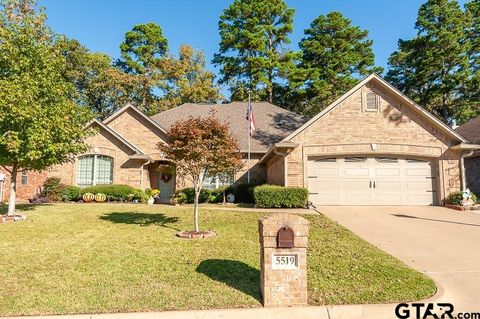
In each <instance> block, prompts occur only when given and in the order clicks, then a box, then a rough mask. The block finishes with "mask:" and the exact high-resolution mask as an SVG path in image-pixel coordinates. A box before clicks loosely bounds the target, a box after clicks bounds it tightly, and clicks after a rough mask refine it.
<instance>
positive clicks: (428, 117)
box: [283, 74, 467, 142]
mask: <svg viewBox="0 0 480 319" xmlns="http://www.w3.org/2000/svg"><path fill="white" fill-rule="evenodd" d="M371 81H375V82H376V83H377V84H379V85H380V86H381V87H382V88H383V89H385V90H386V91H388V93H391V94H392V95H394V96H396V97H397V98H399V99H400V100H401V101H403V102H404V103H405V105H407V106H409V107H410V108H412V109H413V110H414V111H415V112H416V113H417V114H419V115H420V116H421V117H423V118H425V119H426V120H427V121H428V122H430V123H431V124H432V125H433V126H434V127H436V128H438V129H439V130H440V131H442V132H443V133H445V135H446V136H448V137H450V138H452V139H454V140H456V141H458V142H467V141H466V140H465V138H464V137H462V136H461V135H460V134H458V133H457V132H455V131H454V130H452V129H451V128H450V127H449V126H447V125H446V124H445V123H443V122H442V121H440V120H439V119H437V118H436V117H435V116H433V115H432V114H431V113H429V112H427V111H426V110H425V109H424V108H422V107H421V106H420V105H418V104H416V103H415V102H414V101H412V100H411V99H410V98H408V97H407V96H405V95H404V94H403V93H401V92H400V91H399V90H397V89H396V88H395V87H394V86H392V85H391V84H390V83H388V82H387V81H385V80H384V79H383V78H381V77H380V76H378V75H377V74H371V75H369V76H368V77H366V78H365V79H363V80H362V81H360V82H359V83H358V84H357V85H355V86H354V87H353V88H352V89H350V90H349V91H348V92H347V93H345V94H344V95H342V96H341V97H340V98H338V99H337V100H336V101H334V102H333V103H332V104H330V105H329V106H328V107H326V108H325V109H324V110H323V111H322V112H320V113H318V114H317V115H316V116H314V117H313V118H312V119H310V120H309V121H308V122H306V123H305V124H304V125H303V126H301V127H300V128H298V129H297V130H295V131H294V132H292V133H291V134H290V135H288V136H287V137H285V138H284V139H283V141H289V140H291V139H292V138H294V137H295V136H297V135H298V134H300V133H301V132H302V131H304V130H305V129H306V128H308V127H309V126H310V125H312V124H313V123H315V122H316V121H317V120H318V119H320V118H321V117H323V116H324V115H325V114H327V113H329V112H330V111H332V110H333V109H335V108H336V107H337V106H339V105H340V104H341V103H342V102H343V101H345V100H346V99H347V98H349V97H350V96H351V95H352V94H354V93H355V92H357V91H358V90H360V89H361V88H362V87H363V86H365V85H366V84H368V83H369V82H371Z"/></svg>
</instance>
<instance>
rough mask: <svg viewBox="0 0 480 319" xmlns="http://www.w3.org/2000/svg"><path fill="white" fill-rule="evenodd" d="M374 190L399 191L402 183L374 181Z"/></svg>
mask: <svg viewBox="0 0 480 319" xmlns="http://www.w3.org/2000/svg"><path fill="white" fill-rule="evenodd" d="M375 185H376V187H375V188H376V189H378V190H394V191H401V189H402V183H401V182H392V181H375Z"/></svg>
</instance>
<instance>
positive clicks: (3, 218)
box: [0, 215, 27, 224]
mask: <svg viewBox="0 0 480 319" xmlns="http://www.w3.org/2000/svg"><path fill="white" fill-rule="evenodd" d="M22 220H27V216H25V215H13V216H7V215H0V224H6V223H14V222H19V221H22Z"/></svg>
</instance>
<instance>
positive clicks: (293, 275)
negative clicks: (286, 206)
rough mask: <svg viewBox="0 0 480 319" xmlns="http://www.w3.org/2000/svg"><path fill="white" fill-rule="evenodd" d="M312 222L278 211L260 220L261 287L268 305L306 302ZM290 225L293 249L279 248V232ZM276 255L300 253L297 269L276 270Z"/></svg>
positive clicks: (297, 304) (301, 304) (299, 304)
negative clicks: (309, 227) (273, 260)
mask: <svg viewBox="0 0 480 319" xmlns="http://www.w3.org/2000/svg"><path fill="white" fill-rule="evenodd" d="M308 225H309V222H308V221H307V220H306V219H304V218H302V217H300V216H298V215H293V214H281V213H276V214H272V215H269V216H266V217H263V218H261V219H260V220H259V223H258V231H259V240H260V289H261V293H262V297H263V305H264V306H265V307H272V306H305V305H307V301H308V299H307V245H308ZM285 226H288V227H289V228H291V229H292V230H293V232H294V246H293V247H292V248H277V233H278V231H279V230H280V229H281V228H283V227H285ZM273 254H275V255H282V254H286V255H297V260H298V264H297V265H296V266H297V267H296V268H295V269H273V267H272V258H273Z"/></svg>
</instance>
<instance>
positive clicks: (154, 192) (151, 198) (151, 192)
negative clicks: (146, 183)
mask: <svg viewBox="0 0 480 319" xmlns="http://www.w3.org/2000/svg"><path fill="white" fill-rule="evenodd" d="M145 194H147V196H148V200H147V205H153V203H155V198H157V197H158V195H160V190H158V189H156V188H154V189H150V188H147V189H146V190H145Z"/></svg>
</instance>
